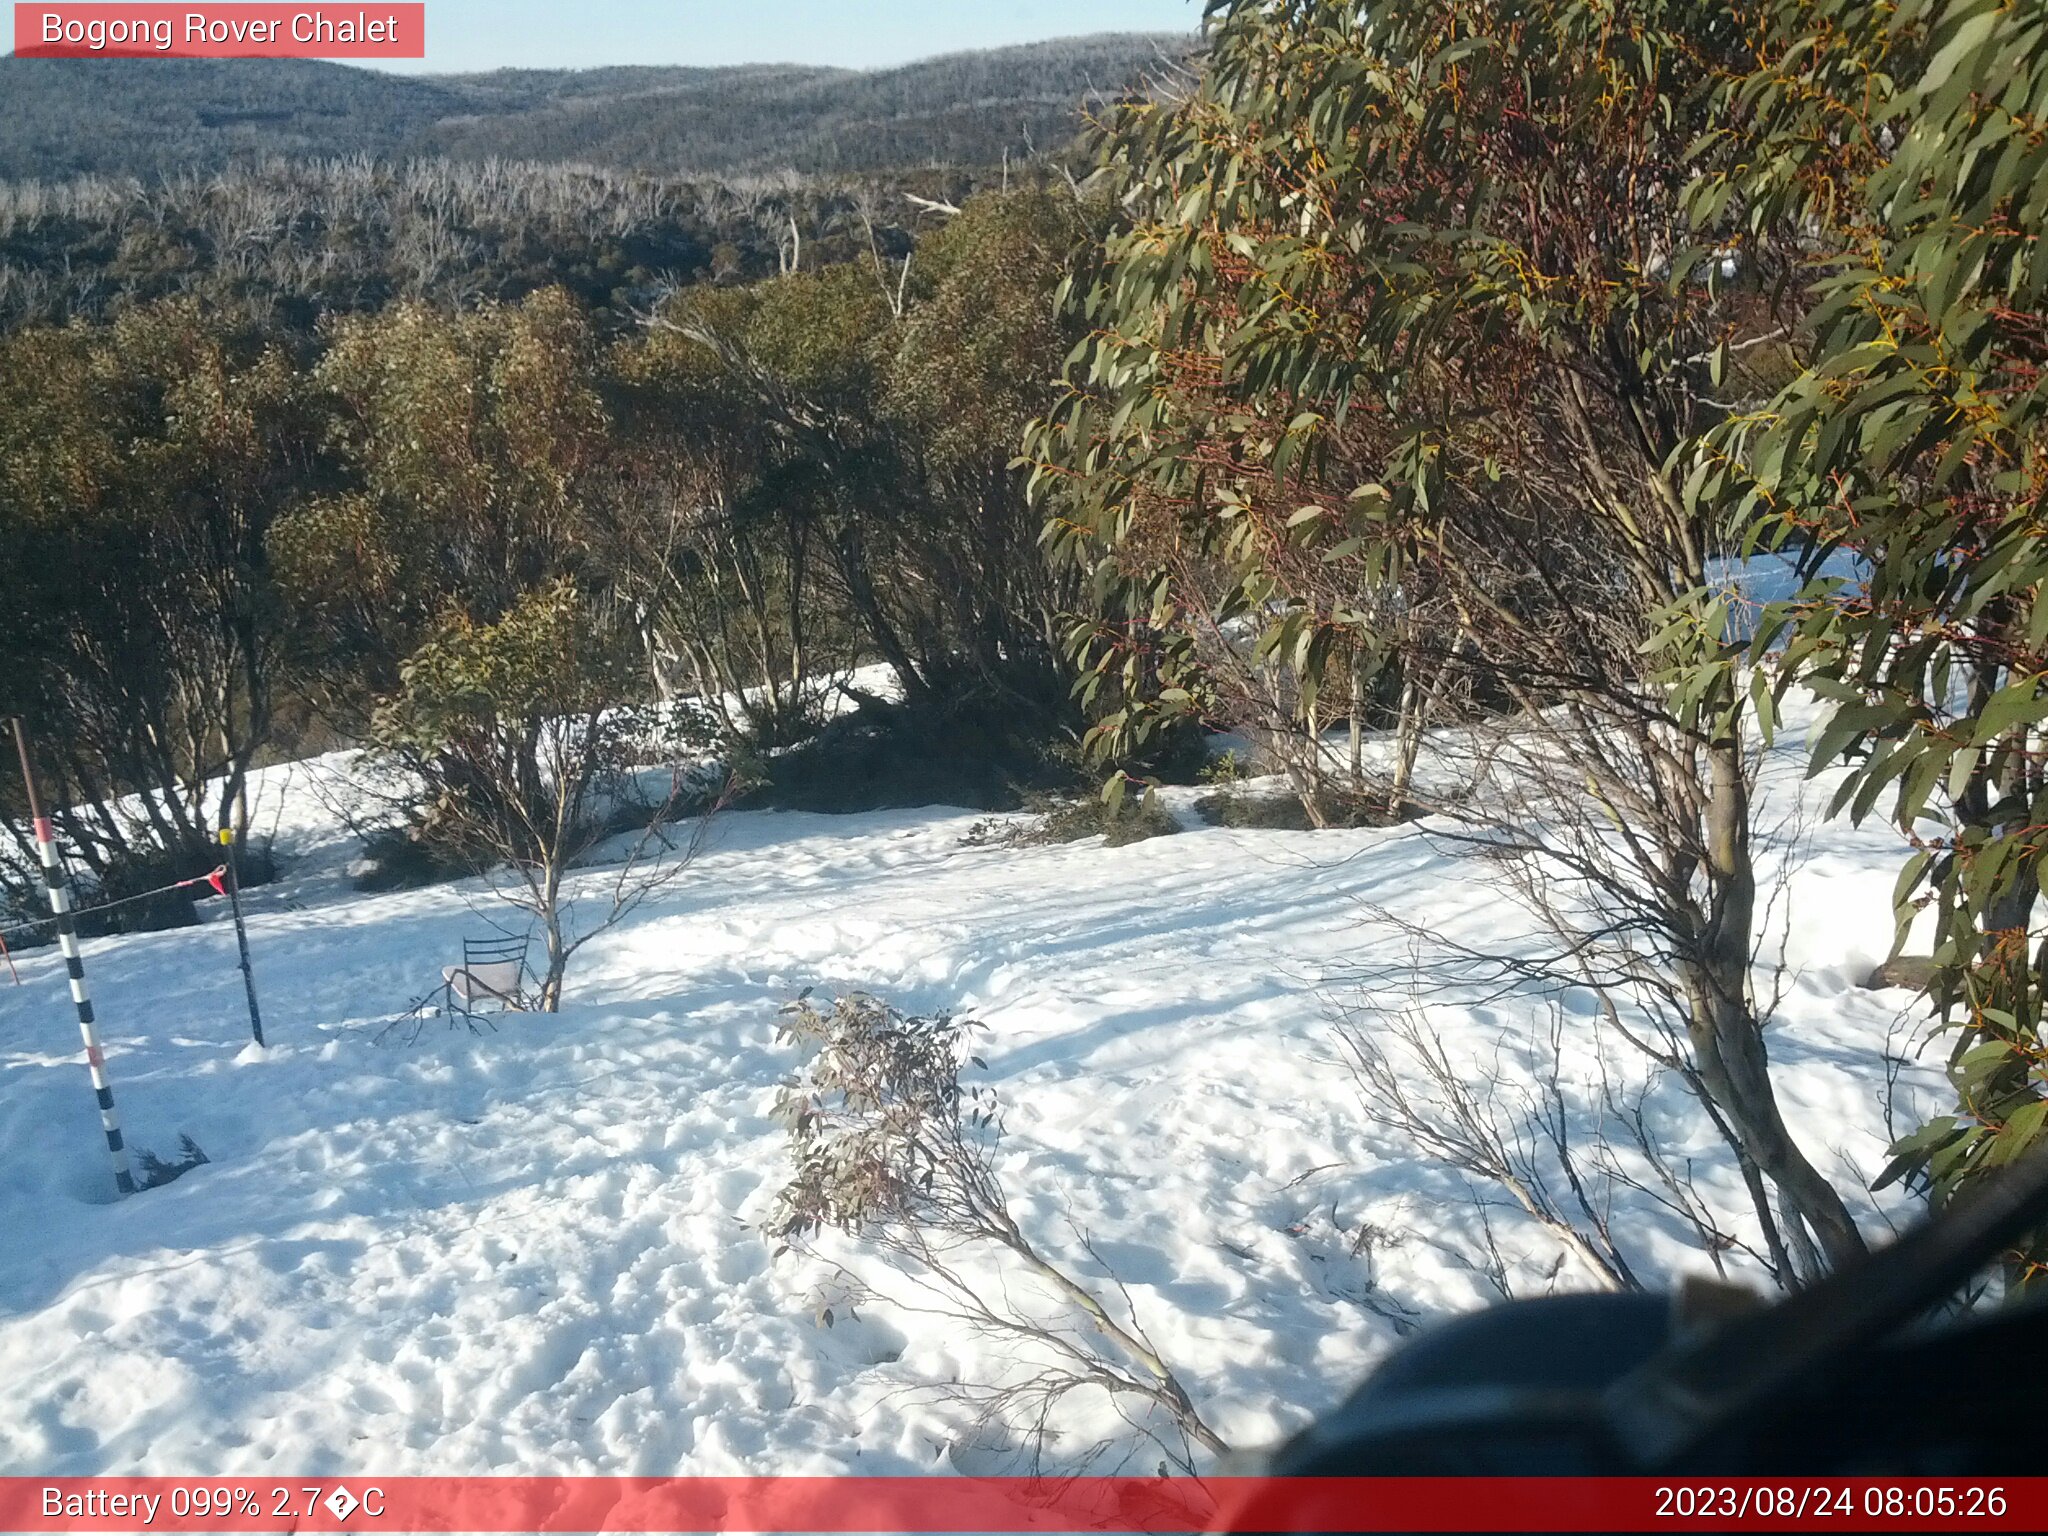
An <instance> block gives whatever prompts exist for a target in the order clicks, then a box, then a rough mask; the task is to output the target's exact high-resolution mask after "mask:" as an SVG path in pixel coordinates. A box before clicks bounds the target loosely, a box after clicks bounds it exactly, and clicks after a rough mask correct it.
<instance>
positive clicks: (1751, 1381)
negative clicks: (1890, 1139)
mask: <svg viewBox="0 0 2048 1536" xmlns="http://www.w3.org/2000/svg"><path fill="white" fill-rule="evenodd" d="M2044 1222H2048V1156H2044V1155H2036V1156H2033V1157H2030V1158H2028V1159H2025V1160H2023V1161H2021V1162H2020V1163H2018V1164H2016V1165H2015V1166H2014V1167H2013V1168H2012V1169H2011V1170H2010V1171H2009V1172H2008V1173H2007V1174H2006V1175H2005V1176H2004V1177H2002V1178H1999V1179H1997V1180H1996V1181H1994V1182H1991V1183H1989V1184H1988V1185H1986V1186H1985V1187H1984V1188H1982V1189H1981V1190H1980V1191H1979V1192H1978V1193H1977V1194H1976V1196H1975V1197H1974V1198H1971V1199H1968V1200H1964V1201H1958V1202H1957V1203H1956V1205H1954V1206H1953V1207H1951V1208H1950V1209H1949V1210H1948V1211H1946V1212H1945V1213H1944V1214H1943V1215H1941V1216H1940V1217H1938V1218H1936V1219H1934V1220H1932V1221H1929V1222H1927V1223H1925V1224H1923V1225H1922V1226H1920V1227H1918V1228H1917V1229H1915V1230H1914V1231H1912V1232H1910V1233H1908V1234H1907V1235H1906V1236H1905V1237H1904V1238H1902V1239H1900V1240H1899V1241H1898V1242H1896V1243H1894V1244H1893V1245H1892V1246H1891V1247H1889V1248H1886V1249H1883V1250H1881V1251H1879V1252H1877V1253H1875V1254H1873V1255H1871V1256H1870V1258H1868V1259H1867V1260H1865V1261H1864V1262H1862V1263H1860V1264H1857V1265H1855V1266H1853V1267H1852V1268H1849V1269H1845V1270H1842V1271H1840V1272H1838V1273H1836V1274H1834V1275H1832V1276H1830V1277H1829V1278H1828V1279H1827V1280H1825V1281H1823V1282H1822V1283H1820V1284H1819V1285H1816V1286H1814V1287H1812V1288H1811V1289H1809V1290H1806V1291H1802V1292H1800V1293H1798V1294H1796V1295H1793V1296H1790V1297H1788V1298H1786V1299H1785V1300H1783V1301H1780V1302H1778V1303H1776V1304H1775V1305H1771V1306H1767V1307H1756V1308H1753V1309H1750V1310H1747V1311H1745V1312H1744V1313H1742V1314H1741V1315H1737V1316H1733V1317H1731V1318H1728V1319H1726V1320H1722V1321H1719V1322H1717V1323H1705V1324H1691V1323H1688V1322H1687V1321H1686V1320H1685V1317H1684V1313H1685V1310H1686V1309H1685V1307H1684V1306H1683V1305H1681V1304H1680V1302H1679V1299H1678V1298H1665V1297H1654V1296H1606V1295H1595V1296H1559V1297H1552V1298H1549V1299H1546V1300H1542V1301H1528V1302H1517V1303H1513V1304H1510V1305H1508V1306H1502V1307H1496V1308H1493V1309H1492V1310H1490V1311H1487V1312H1482V1313H1479V1314H1477V1315H1475V1316H1472V1317H1467V1318H1461V1319H1459V1320H1458V1321H1456V1322H1453V1323H1449V1324H1447V1325H1445V1326H1444V1327H1441V1328H1439V1329H1436V1330H1434V1331H1433V1332H1430V1333H1428V1334H1425V1335H1423V1336H1421V1337H1419V1338H1418V1339H1416V1340H1415V1341H1414V1342H1413V1343H1411V1344H1409V1345H1408V1346H1406V1347H1405V1348H1403V1349H1402V1350H1400V1351H1399V1352H1397V1353H1396V1354H1394V1355H1393V1356H1392V1357H1391V1358H1389V1359H1388V1360H1387V1362H1386V1363H1385V1364H1384V1365H1383V1366H1381V1368H1380V1369H1379V1370H1378V1371H1377V1372H1375V1373H1374V1375H1373V1376H1372V1377H1371V1379H1370V1380H1368V1381H1367V1382H1366V1384H1365V1385H1364V1386H1363V1387H1361V1388H1360V1389H1359V1391H1358V1392H1357V1393H1355V1394H1354V1395H1353V1396H1352V1398H1351V1399H1350V1400H1349V1401H1348V1402H1346V1403H1345V1404H1344V1406H1343V1407H1341V1408H1339V1409H1338V1410H1337V1411H1336V1412H1335V1413H1333V1414H1331V1415H1330V1416H1329V1417H1328V1418H1326V1419H1324V1420H1323V1421H1322V1422H1321V1423H1319V1424H1316V1425H1314V1426H1313V1427H1312V1428H1310V1429H1308V1430H1306V1431H1304V1432H1303V1433H1302V1434H1301V1435H1299V1436H1297V1437H1296V1438H1295V1439H1294V1440H1292V1441H1290V1442H1289V1443H1288V1444H1286V1445H1285V1446H1282V1447H1281V1448H1280V1449H1279V1450H1278V1451H1276V1452H1273V1453H1272V1454H1271V1455H1269V1456H1267V1457H1265V1458H1263V1459H1262V1464H1261V1465H1260V1466H1258V1467H1257V1468H1256V1469H1255V1470H1258V1471H1263V1472H1270V1473H1274V1474H1278V1475H1283V1476H1311V1477H1370V1476H1409V1477H1416V1476H1432V1475H1450V1476H1516V1475H1542V1476H1572V1475H1581V1476H1628V1475H1645V1474H1659V1473H1686V1474H1720V1475H1739V1474H1750V1475H1777V1474H1794V1473H1797V1474H1805V1475H1809V1476H1811V1475H1820V1474H1837V1475H1856V1474H1865V1475H1882V1476H1894V1477H1905V1476H1943V1477H1947V1476H1967V1475H1980V1476H1981V1475H1994V1476H2011V1475H2018V1474H2029V1473H2039V1472H2041V1471H2043V1470H2044V1468H2048V1449H2044V1447H2043V1443H2042V1442H2041V1440H2040V1438H2039V1437H2038V1436H2036V1435H2033V1434H2030V1433H2019V1434H2015V1433H2012V1432H2010V1429H2009V1428H2001V1427H2000V1426H1999V1425H1998V1424H1997V1423H1996V1422H1995V1416H1993V1417H1987V1415H1985V1414H1984V1413H1982V1412H1979V1411H1973V1410H1972V1407H1971V1405H1970V1404H1969V1402H1968V1401H1967V1394H1968V1393H1969V1391H1970V1390H1971V1385H1972V1384H1988V1383H1995V1382H1998V1381H2009V1380H2011V1379H2012V1374H2013V1372H2014V1371H2015V1370H2021V1371H2024V1370H2025V1369H2026V1364H2025V1362H2028V1361H2031V1360H2035V1359H2038V1358H2039V1357H2040V1351H2041V1348H2042V1346H2043V1345H2044V1344H2048V1305H2043V1304H2041V1303H2040V1302H2032V1303H2027V1302H2021V1303H2017V1304H2014V1305H2012V1306H2010V1307H2008V1308H2007V1309H2005V1310H2003V1311H2001V1312H1998V1313H1996V1314H1993V1315H1990V1316H1987V1317H1984V1318H1981V1319H1973V1320H1970V1321H1967V1322H1964V1323H1962V1324H1960V1325H1954V1326H1948V1327H1935V1326H1926V1325H1925V1323H1926V1319H1927V1318H1928V1316H1929V1314H1930V1313H1931V1312H1932V1311H1933V1310H1934V1309H1935V1308H1937V1307H1938V1306H1939V1305H1940V1304H1941V1303H1942V1302H1943V1300H1944V1299H1946V1298H1947V1297H1949V1296H1950V1295H1952V1294H1953V1293H1954V1292H1955V1291H1956V1290H1957V1289H1958V1288H1959V1287H1961V1286H1962V1285H1963V1284H1964V1283H1966V1282H1967V1281H1968V1280H1969V1279H1970V1277H1971V1276H1972V1275H1974V1274H1976V1273H1978V1272H1979V1271H1981V1270H1982V1269H1983V1268H1984V1267H1985V1266H1986V1265H1987V1264H1989V1263H1991V1262H1992V1261H1994V1260H1995V1259H1996V1258H1997V1257H1998V1256H1999V1254H2000V1253H2001V1252H2003V1251H2004V1250H2005V1249H2006V1248H2007V1247H2008V1245H2010V1244H2011V1243H2013V1242H2014V1241H2015V1240H2016V1239H2018V1238H2019V1237H2021V1236H2023V1235H2024V1234H2026V1233H2028V1232H2030V1231H2033V1230H2037V1229H2038V1228H2039V1227H2040V1226H2041V1225H2042V1224H2043V1223H2044Z"/></svg>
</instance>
